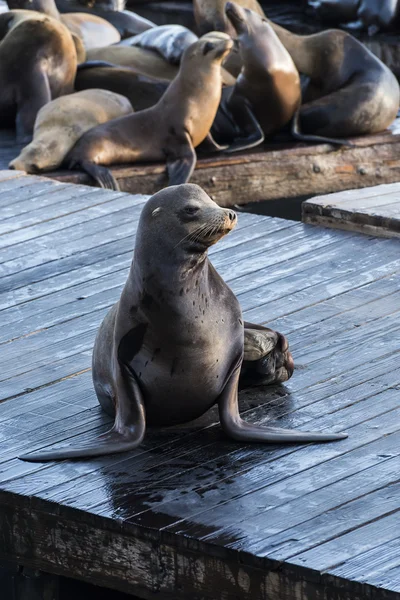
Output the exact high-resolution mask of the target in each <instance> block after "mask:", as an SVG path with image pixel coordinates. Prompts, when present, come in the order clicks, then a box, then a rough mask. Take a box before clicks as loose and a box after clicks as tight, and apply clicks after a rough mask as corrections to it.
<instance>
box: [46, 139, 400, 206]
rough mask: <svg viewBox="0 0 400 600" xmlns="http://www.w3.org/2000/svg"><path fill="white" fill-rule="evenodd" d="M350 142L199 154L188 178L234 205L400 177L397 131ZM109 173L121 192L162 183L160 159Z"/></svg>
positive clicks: (56, 175) (62, 174) (69, 177)
mask: <svg viewBox="0 0 400 600" xmlns="http://www.w3.org/2000/svg"><path fill="white" fill-rule="evenodd" d="M351 141H352V142H353V144H354V146H353V147H341V148H338V147H334V146H332V145H330V144H321V145H313V146H311V145H304V144H297V145H293V144H292V145H288V144H286V145H284V144H279V145H277V144H276V145H269V146H266V147H265V146H264V147H263V148H262V149H257V151H251V152H247V153H240V154H231V155H227V154H222V153H221V154H216V155H214V156H210V157H207V158H199V160H198V161H197V166H196V169H195V172H194V174H193V176H192V179H191V181H192V183H197V184H198V185H200V186H201V187H203V188H204V189H205V190H206V192H207V193H208V194H209V195H210V196H211V197H212V198H213V199H214V200H215V201H216V202H218V204H220V205H221V206H234V205H237V204H242V205H243V204H248V203H250V202H260V201H263V200H276V199H280V198H295V197H298V196H312V195H315V194H327V193H330V192H339V191H342V190H348V189H354V188H364V187H368V186H373V185H378V184H380V183H392V182H395V181H399V180H400V135H399V134H394V133H391V132H385V133H383V134H379V135H373V136H366V137H362V138H357V139H353V140H351ZM112 172H113V175H114V177H115V178H116V179H117V181H118V183H119V185H120V188H121V190H122V191H124V192H130V193H134V194H153V193H155V192H156V191H158V190H160V189H161V188H162V187H165V186H166V184H167V179H166V172H165V165H163V164H160V163H153V164H137V165H134V166H118V167H115V168H113V169H112ZM47 176H48V177H51V178H53V179H57V180H59V181H63V182H70V183H83V184H89V185H90V184H93V181H92V180H91V178H89V177H88V176H87V175H85V174H83V173H79V172H71V171H57V172H53V173H48V174H47Z"/></svg>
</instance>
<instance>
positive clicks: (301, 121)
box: [0, 0, 400, 189]
mask: <svg viewBox="0 0 400 600" xmlns="http://www.w3.org/2000/svg"><path fill="white" fill-rule="evenodd" d="M9 4H10V6H11V8H12V9H11V10H10V11H9V12H7V13H3V14H2V15H0V39H1V40H2V41H1V42H0V77H1V78H2V83H3V85H2V88H1V92H0V107H1V109H2V110H1V119H2V121H3V126H4V125H7V124H8V125H9V124H11V123H12V124H13V123H15V125H16V130H17V137H18V140H19V141H21V142H24V143H26V142H31V143H29V145H28V146H27V147H26V148H24V149H23V150H22V152H21V153H20V155H19V156H18V157H16V158H15V159H14V160H13V161H11V163H10V168H12V169H13V168H14V169H20V170H24V171H26V172H30V173H38V172H42V171H46V170H51V169H54V168H56V167H59V166H61V165H64V166H66V167H67V168H70V169H82V170H84V171H85V172H87V173H88V174H89V175H90V176H91V177H93V179H94V180H95V181H96V182H97V183H98V184H99V185H100V186H102V187H105V188H109V189H118V184H117V182H116V180H115V179H114V177H113V175H112V174H111V171H110V169H109V167H110V166H111V165H114V164H118V163H119V164H121V163H128V164H130V163H134V162H138V161H165V162H166V168H167V174H168V179H169V184H170V185H176V184H180V183H185V182H187V181H189V179H190V176H191V174H192V172H193V169H194V167H195V164H196V150H195V149H196V148H198V147H200V148H202V149H203V150H204V151H205V152H207V151H208V152H210V151H212V152H234V151H238V150H244V149H248V148H253V147H255V146H257V145H259V144H261V143H262V142H263V141H264V140H265V139H268V140H270V139H271V138H272V137H273V136H276V135H277V134H279V135H281V136H282V135H283V136H286V138H287V137H288V136H289V137H292V138H295V139H299V140H301V141H306V142H308V141H310V142H318V141H319V142H321V141H326V142H330V143H333V144H338V145H346V144H347V145H348V144H349V143H351V142H349V141H348V138H349V137H353V136H358V135H365V134H371V133H377V132H380V131H383V130H385V129H386V128H387V127H388V126H389V125H390V124H391V123H392V121H393V120H394V119H395V117H396V115H397V111H398V108H399V96H400V94H399V85H398V83H397V80H396V78H395V76H394V75H393V73H392V72H391V71H390V69H389V68H388V67H386V66H385V65H384V64H383V63H382V62H381V61H380V60H379V59H378V58H376V57H375V56H374V55H373V54H372V53H371V52H370V51H369V50H368V49H367V48H366V47H365V46H364V45H363V44H362V43H360V42H359V41H357V40H356V39H355V38H354V37H352V36H351V35H350V34H349V33H347V32H345V31H341V30H334V29H332V30H328V31H324V32H321V33H318V34H315V35H310V36H299V35H295V34H293V33H291V32H289V31H288V30H286V29H284V28H282V27H280V26H278V25H276V24H275V23H273V22H272V21H270V20H269V19H268V18H267V17H266V15H265V14H264V12H263V9H262V8H261V6H260V5H259V4H258V2H257V0H240V1H238V2H236V3H234V2H226V1H225V0H194V12H195V17H196V22H197V28H198V31H199V33H201V34H202V36H201V37H200V38H198V37H197V35H196V34H195V33H193V32H191V31H189V30H188V29H186V28H184V27H182V26H178V25H167V26H161V27H157V26H155V25H154V24H153V23H151V22H149V21H147V20H145V19H143V18H141V17H139V16H137V15H135V14H134V13H132V12H130V11H112V10H107V9H105V8H103V9H99V8H97V9H96V6H95V11H96V14H91V13H90V12H87V11H86V12H70V11H71V5H70V4H68V10H69V12H66V13H61V12H60V10H63V9H65V2H64V4H63V3H62V2H61V1H60V2H59V3H58V4H57V5H56V2H55V0H10V2H9ZM27 8H29V10H27ZM72 8H74V7H72ZM87 10H88V9H87ZM111 13H112V14H111ZM26 55H28V56H29V58H28V59H27V60H26V59H25V58H24V57H25V56H26ZM89 90H90V92H89ZM105 91H107V92H108V93H105ZM121 96H123V97H124V98H121ZM32 137H33V139H32ZM50 138H53V140H52V143H51V142H49V141H48V140H49V139H50ZM50 148H51V150H50Z"/></svg>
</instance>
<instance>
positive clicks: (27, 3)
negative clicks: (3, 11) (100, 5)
mask: <svg viewBox="0 0 400 600" xmlns="http://www.w3.org/2000/svg"><path fill="white" fill-rule="evenodd" d="M8 5H9V8H12V9H14V8H20V9H26V10H34V11H37V12H40V13H43V14H46V15H49V16H50V17H53V18H54V19H57V20H59V21H61V23H63V24H64V25H65V26H66V27H68V29H69V30H70V31H71V32H72V33H74V34H75V35H77V36H78V37H79V38H80V39H81V40H82V42H83V45H84V47H85V48H95V47H96V46H99V45H103V46H108V45H110V44H115V43H117V42H119V41H120V39H121V36H120V34H119V32H118V31H117V29H116V28H115V27H114V26H113V25H111V23H109V22H108V21H106V20H105V19H101V18H100V17H98V16H96V15H91V14H88V13H84V12H76V13H70V14H67V15H61V14H60V13H59V11H58V10H57V6H56V4H55V1H54V0H9V2H8Z"/></svg>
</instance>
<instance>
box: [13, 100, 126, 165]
mask: <svg viewBox="0 0 400 600" xmlns="http://www.w3.org/2000/svg"><path fill="white" fill-rule="evenodd" d="M131 113H132V106H131V104H130V102H129V100H128V99H127V98H125V97H124V96H121V95H120V94H114V93H113V92H109V91H107V90H96V89H94V90H86V91H83V92H76V93H75V94H69V95H68V96H62V97H61V98H56V100H53V101H52V102H49V103H48V104H46V105H45V106H43V107H42V108H41V109H40V111H39V112H38V115H37V117H36V121H35V128H34V130H33V141H32V142H31V143H30V144H28V146H26V147H25V148H23V150H22V151H21V153H20V154H19V156H17V158H14V160H12V161H11V162H10V164H9V165H8V168H9V169H17V170H18V171H26V172H27V173H39V172H42V171H52V170H54V169H57V168H58V167H59V166H60V165H61V164H62V162H63V160H64V158H65V156H66V155H67V153H68V152H69V151H70V150H71V148H72V147H73V146H74V144H75V143H76V142H77V140H79V138H80V137H81V136H82V135H83V134H84V133H85V131H88V130H89V129H91V128H92V127H95V126H96V125H99V124H100V123H105V122H106V121H110V120H111V119H116V118H117V117H122V116H124V115H129V114H131Z"/></svg>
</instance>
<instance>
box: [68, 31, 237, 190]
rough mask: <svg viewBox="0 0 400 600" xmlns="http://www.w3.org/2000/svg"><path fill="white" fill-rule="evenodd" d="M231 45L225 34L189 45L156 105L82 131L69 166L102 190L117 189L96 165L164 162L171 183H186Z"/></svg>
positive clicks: (204, 134)
mask: <svg viewBox="0 0 400 600" xmlns="http://www.w3.org/2000/svg"><path fill="white" fill-rule="evenodd" d="M220 35H222V34H220ZM232 43H233V42H232V40H231V38H230V37H229V36H228V35H224V36H223V38H221V37H218V38H215V39H214V40H213V39H212V38H210V36H205V37H204V38H200V39H199V40H198V41H197V42H195V43H194V44H192V45H191V46H190V47H189V48H188V49H187V50H186V51H185V53H184V55H183V57H182V62H181V66H180V69H179V74H178V76H177V77H176V78H175V79H174V81H173V82H172V83H171V84H170V85H169V87H168V88H167V90H166V92H165V93H164V95H163V96H162V98H161V99H160V101H159V102H158V103H157V104H156V105H155V106H152V107H151V108H149V109H147V110H142V111H140V112H138V113H135V114H133V115H129V116H128V117H122V118H120V119H116V120H114V121H110V122H109V123H105V124H104V125H99V126H98V127H94V128H93V129H91V130H90V131H88V132H87V133H85V134H84V135H83V136H82V137H81V139H80V140H79V141H78V142H77V144H76V145H75V147H74V148H73V149H72V150H71V152H70V154H69V157H68V159H69V161H70V163H71V164H70V167H71V168H73V167H81V168H82V169H83V170H84V171H86V172H87V173H89V175H91V176H92V177H93V178H94V179H95V180H96V181H97V182H98V183H99V184H100V185H101V186H102V187H107V188H109V189H118V185H117V183H116V181H115V180H114V178H113V176H112V175H111V173H110V171H109V170H108V169H107V168H105V167H104V166H99V165H112V164H118V163H132V162H137V161H148V160H165V159H166V161H167V172H168V176H169V183H170V185H173V184H177V183H185V182H186V181H188V180H189V178H190V176H191V174H192V172H193V169H194V167H195V164H196V153H195V150H194V148H196V146H198V145H199V144H200V143H201V142H202V141H203V140H204V139H205V138H206V137H207V135H208V134H209V131H210V128H211V125H212V123H213V121H214V117H215V115H216V113H217V110H218V105H219V102H220V99H221V90H222V75H221V63H222V61H223V59H224V57H225V56H226V55H227V53H228V52H229V50H230V49H231V47H232ZM131 49H132V50H134V48H131Z"/></svg>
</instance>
